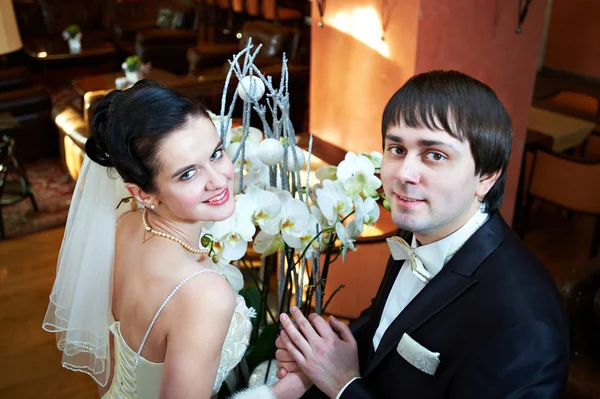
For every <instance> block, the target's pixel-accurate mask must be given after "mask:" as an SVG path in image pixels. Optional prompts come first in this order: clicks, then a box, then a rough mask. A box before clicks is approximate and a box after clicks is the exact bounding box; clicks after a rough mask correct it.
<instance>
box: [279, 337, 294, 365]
mask: <svg viewBox="0 0 600 399" xmlns="http://www.w3.org/2000/svg"><path fill="white" fill-rule="evenodd" d="M278 339H279V338H278ZM282 342H283V340H282ZM275 358H276V359H277V360H278V361H280V362H293V361H294V359H293V358H292V355H290V353H289V352H288V351H287V350H286V349H277V350H276V351H275Z"/></svg>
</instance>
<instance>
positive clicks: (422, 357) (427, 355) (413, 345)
mask: <svg viewBox="0 0 600 399" xmlns="http://www.w3.org/2000/svg"><path fill="white" fill-rule="evenodd" d="M396 351H397V352H398V354H399V355H400V356H402V358H403V359H404V360H406V361H407V362H409V363H410V364H412V365H413V366H414V367H416V368H417V369H419V370H421V371H422V372H424V373H426V374H429V375H434V374H435V372H436V370H437V368H438V366H439V365H440V354H439V353H438V352H431V351H430V350H428V349H427V348H425V347H424V346H423V345H421V344H420V343H418V342H417V341H415V340H414V339H412V338H411V336H410V335H408V334H406V333H405V334H404V335H403V336H402V339H401V340H400V343H398V346H397V347H396Z"/></svg>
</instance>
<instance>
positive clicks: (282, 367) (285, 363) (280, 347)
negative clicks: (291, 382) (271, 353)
mask: <svg viewBox="0 0 600 399" xmlns="http://www.w3.org/2000/svg"><path fill="white" fill-rule="evenodd" d="M275 346H276V347H277V351H276V352H275V358H276V359H277V373H276V375H277V378H280V379H281V378H283V377H285V376H286V374H287V373H291V372H294V371H300V367H298V363H296V362H295V361H294V359H293V358H292V355H290V352H288V350H287V348H286V346H285V344H284V343H283V340H282V338H281V336H279V337H277V339H276V340H275Z"/></svg>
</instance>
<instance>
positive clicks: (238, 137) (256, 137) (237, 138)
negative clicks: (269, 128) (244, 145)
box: [229, 126, 263, 144]
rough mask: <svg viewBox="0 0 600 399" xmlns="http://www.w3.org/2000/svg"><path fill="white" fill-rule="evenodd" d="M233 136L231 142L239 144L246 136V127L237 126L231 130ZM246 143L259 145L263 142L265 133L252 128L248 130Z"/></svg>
mask: <svg viewBox="0 0 600 399" xmlns="http://www.w3.org/2000/svg"><path fill="white" fill-rule="evenodd" d="M229 132H230V134H231V142H232V143H239V142H241V141H242V137H243V135H244V127H243V126H236V127H233V128H231V129H230V130H229ZM246 140H247V141H246V142H248V141H250V142H252V143H255V144H258V143H260V142H261V141H262V140H263V132H262V131H261V130H260V129H257V128H255V127H252V126H250V127H249V129H248V136H247V137H246Z"/></svg>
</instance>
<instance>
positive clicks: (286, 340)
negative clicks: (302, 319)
mask: <svg viewBox="0 0 600 399" xmlns="http://www.w3.org/2000/svg"><path fill="white" fill-rule="evenodd" d="M292 327H293V326H292ZM294 330H295V331H296V334H297V335H299V336H300V341H303V342H304V345H306V346H308V342H306V340H304V338H303V337H302V335H301V334H300V333H299V332H298V330H296V329H295V328H294ZM280 337H281V340H282V341H283V344H284V345H285V349H286V350H287V351H288V352H289V354H290V355H291V356H292V359H294V361H295V362H296V363H298V366H300V367H302V365H303V364H304V362H305V360H306V359H305V357H304V355H303V353H302V352H301V351H300V350H299V349H298V348H297V347H296V345H294V342H292V340H291V339H290V336H289V335H288V334H287V333H286V330H282V331H281V335H280ZM308 351H310V346H308Z"/></svg>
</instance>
